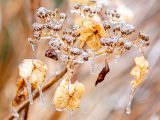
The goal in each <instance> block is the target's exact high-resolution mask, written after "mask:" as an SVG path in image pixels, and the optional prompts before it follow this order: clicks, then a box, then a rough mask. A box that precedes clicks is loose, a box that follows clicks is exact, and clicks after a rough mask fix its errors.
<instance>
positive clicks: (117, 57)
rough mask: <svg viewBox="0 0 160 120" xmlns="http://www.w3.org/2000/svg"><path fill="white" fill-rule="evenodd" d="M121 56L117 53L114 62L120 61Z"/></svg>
mask: <svg viewBox="0 0 160 120" xmlns="http://www.w3.org/2000/svg"><path fill="white" fill-rule="evenodd" d="M119 58H120V56H119V55H118V56H117V55H116V56H115V59H114V60H115V61H114V62H115V63H118V60H119Z"/></svg>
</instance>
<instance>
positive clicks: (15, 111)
mask: <svg viewBox="0 0 160 120" xmlns="http://www.w3.org/2000/svg"><path fill="white" fill-rule="evenodd" d="M11 111H12V114H13V116H14V117H16V118H18V117H19V114H18V112H17V110H16V109H15V108H14V107H13V106H12V108H11Z"/></svg>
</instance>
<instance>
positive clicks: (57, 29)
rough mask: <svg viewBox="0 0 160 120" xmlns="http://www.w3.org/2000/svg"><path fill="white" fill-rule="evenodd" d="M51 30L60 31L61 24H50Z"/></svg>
mask: <svg viewBox="0 0 160 120" xmlns="http://www.w3.org/2000/svg"><path fill="white" fill-rule="evenodd" d="M52 29H53V31H55V32H57V31H60V30H61V29H62V24H60V23H57V24H55V25H53V26H52Z"/></svg>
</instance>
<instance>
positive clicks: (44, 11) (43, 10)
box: [37, 7, 49, 19]
mask: <svg viewBox="0 0 160 120" xmlns="http://www.w3.org/2000/svg"><path fill="white" fill-rule="evenodd" d="M48 14H49V11H48V10H47V9H46V8H44V7H40V8H39V9H38V11H37V16H38V17H39V18H43V19H44V18H46V17H48Z"/></svg>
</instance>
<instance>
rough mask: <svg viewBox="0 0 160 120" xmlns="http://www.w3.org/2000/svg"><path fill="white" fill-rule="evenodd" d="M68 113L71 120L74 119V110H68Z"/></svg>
mask: <svg viewBox="0 0 160 120" xmlns="http://www.w3.org/2000/svg"><path fill="white" fill-rule="evenodd" d="M68 115H69V120H72V111H71V110H69V111H68Z"/></svg>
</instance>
